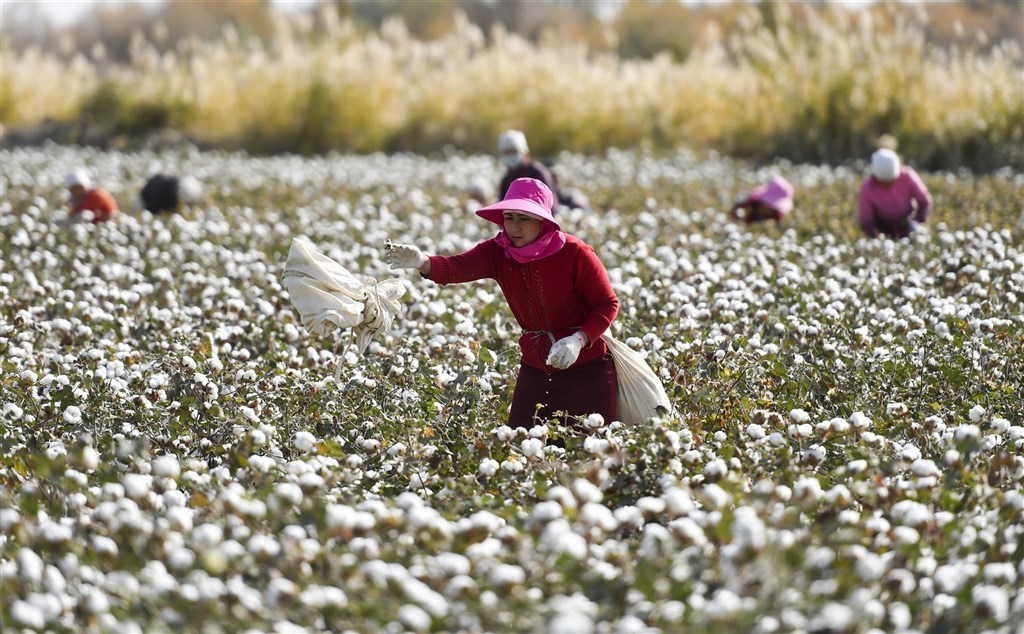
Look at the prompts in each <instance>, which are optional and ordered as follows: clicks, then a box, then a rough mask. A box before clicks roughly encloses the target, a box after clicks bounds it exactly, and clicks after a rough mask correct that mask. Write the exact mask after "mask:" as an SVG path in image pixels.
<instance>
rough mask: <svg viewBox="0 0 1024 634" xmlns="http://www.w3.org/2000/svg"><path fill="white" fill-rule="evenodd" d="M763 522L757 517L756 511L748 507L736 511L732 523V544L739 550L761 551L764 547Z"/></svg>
mask: <svg viewBox="0 0 1024 634" xmlns="http://www.w3.org/2000/svg"><path fill="white" fill-rule="evenodd" d="M766 533H767V531H766V530H765V525H764V522H763V521H761V518H760V517H758V515H757V511H755V510H754V509H752V508H751V507H749V506H741V507H739V508H737V509H736V512H735V514H734V516H733V523H732V543H733V544H736V545H737V546H739V547H741V548H750V549H753V550H761V549H762V548H764V546H765V535H766Z"/></svg>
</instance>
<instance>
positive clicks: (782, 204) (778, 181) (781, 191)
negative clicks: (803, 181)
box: [741, 176, 793, 215]
mask: <svg viewBox="0 0 1024 634" xmlns="http://www.w3.org/2000/svg"><path fill="white" fill-rule="evenodd" d="M752 202H758V203H761V204H762V205H767V206H769V207H771V208H772V209H774V210H776V211H778V212H779V213H781V214H783V215H785V214H788V213H789V212H791V211H793V186H792V185H790V184H789V181H787V180H786V179H784V178H782V177H781V176H776V177H775V178H773V179H772V182H771V183H769V184H767V185H763V186H761V187H758V188H757V189H755V190H754V191H752V192H750V195H748V196H747V199H746V200H745V201H744V202H743V203H741V204H749V203H752Z"/></svg>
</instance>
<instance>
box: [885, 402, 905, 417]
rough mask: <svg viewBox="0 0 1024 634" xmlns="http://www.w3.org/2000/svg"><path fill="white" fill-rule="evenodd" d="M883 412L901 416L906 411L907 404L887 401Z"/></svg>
mask: <svg viewBox="0 0 1024 634" xmlns="http://www.w3.org/2000/svg"><path fill="white" fill-rule="evenodd" d="M885 413H886V414H888V415H889V416H901V415H903V414H906V413H907V406H906V405H904V404H903V403H889V404H888V405H886V406H885Z"/></svg>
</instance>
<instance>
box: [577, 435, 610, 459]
mask: <svg viewBox="0 0 1024 634" xmlns="http://www.w3.org/2000/svg"><path fill="white" fill-rule="evenodd" d="M610 448H611V443H610V442H608V439H607V438H597V437H595V436H587V437H586V438H584V439H583V450H584V451H586V452H587V453H590V454H594V455H595V456H600V455H602V454H604V453H606V452H607V451H608V450H609V449H610Z"/></svg>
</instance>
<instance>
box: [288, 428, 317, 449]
mask: <svg viewBox="0 0 1024 634" xmlns="http://www.w3.org/2000/svg"><path fill="white" fill-rule="evenodd" d="M292 446H294V447H295V448H296V449H298V450H299V451H301V452H302V453H309V452H311V451H313V448H314V447H316V436H314V435H313V434H311V433H309V432H308V431H298V432H295V436H294V437H293V438H292Z"/></svg>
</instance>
